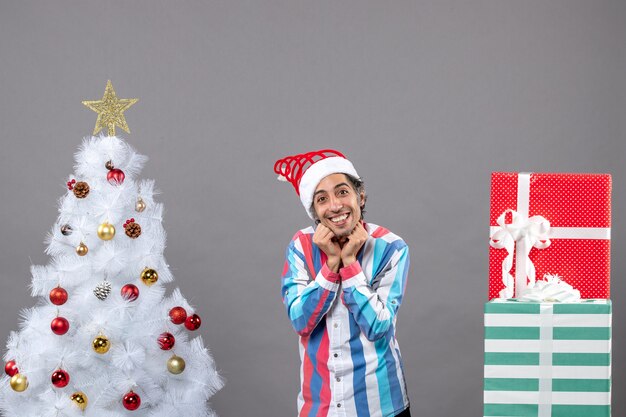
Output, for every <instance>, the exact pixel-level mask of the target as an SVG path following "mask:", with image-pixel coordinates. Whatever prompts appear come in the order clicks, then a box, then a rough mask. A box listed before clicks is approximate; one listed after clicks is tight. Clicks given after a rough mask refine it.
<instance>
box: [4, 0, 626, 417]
mask: <svg viewBox="0 0 626 417" xmlns="http://www.w3.org/2000/svg"><path fill="white" fill-rule="evenodd" d="M0 60H1V61H0V132H1V133H0V141H1V144H2V146H1V148H0V178H2V181H1V182H0V192H1V194H0V196H1V200H0V219H2V220H1V225H0V236H1V238H0V265H1V267H0V305H1V312H2V314H1V315H0V342H1V343H2V344H4V341H5V340H6V337H7V335H8V333H9V331H10V330H12V329H16V328H17V323H18V312H19V310H20V308H22V307H28V306H31V305H33V303H34V300H33V299H32V298H30V295H29V290H28V288H27V287H28V284H29V282H30V274H29V267H30V265H31V264H46V263H47V262H48V258H47V257H46V256H45V255H44V253H43V250H44V245H43V243H42V242H43V239H44V238H45V234H46V233H47V231H48V230H49V228H50V227H51V225H52V224H53V222H54V221H55V219H56V216H57V211H56V202H57V199H58V198H59V197H60V196H61V195H62V194H63V193H64V192H66V191H65V185H64V183H65V178H66V175H68V174H69V173H71V169H72V164H73V153H74V152H75V151H76V148H77V147H78V145H79V144H80V142H81V139H82V137H83V136H85V135H88V134H89V133H90V132H91V130H92V129H93V126H94V123H95V117H96V115H95V113H93V112H91V111H90V110H88V109H87V108H85V107H83V106H82V105H81V100H87V99H99V98H100V97H101V96H102V92H103V91H104V85H105V82H106V80H107V79H111V80H112V81H113V85H114V87H115V89H116V91H117V93H118V96H119V97H123V98H130V97H139V98H140V101H139V103H138V104H137V105H135V106H134V107H133V108H131V109H130V110H129V111H128V112H127V121H128V123H129V125H130V127H131V131H132V134H131V135H124V136H125V137H126V138H127V139H128V141H129V142H130V143H132V144H133V145H134V146H135V147H136V148H137V149H138V150H139V151H140V152H142V153H144V154H146V155H148V156H149V157H150V158H151V159H150V162H149V164H148V165H147V167H146V168H145V170H144V172H143V175H142V177H144V178H154V179H155V180H156V182H157V186H158V188H160V190H161V191H162V195H161V196H160V200H161V201H162V202H164V204H165V207H166V213H165V221H164V226H165V228H166V230H167V231H168V248H167V250H166V257H167V259H168V261H169V263H170V264H171V265H172V267H173V269H174V273H175V276H176V283H175V284H176V285H178V286H180V287H181V289H182V291H183V293H184V294H186V296H187V297H188V298H189V299H190V300H191V302H192V303H195V304H196V305H197V306H198V310H199V312H200V314H201V315H202V317H203V318H204V322H203V323H204V324H203V327H202V328H201V333H202V335H203V336H204V337H205V341H206V342H207V344H208V345H209V346H210V347H211V350H212V352H213V355H214V357H215V359H216V361H217V365H218V367H219V368H220V370H221V372H222V374H223V375H224V376H225V377H226V379H227V381H228V382H227V385H226V387H225V388H224V389H223V390H222V391H221V392H219V393H218V394H217V395H215V397H214V398H213V405H214V407H215V409H216V410H217V411H218V413H219V414H220V415H221V416H253V415H254V416H291V415H295V409H296V406H295V398H296V393H297V389H298V388H297V387H298V371H297V369H298V364H299V360H298V354H297V337H296V334H295V333H294V332H293V331H292V329H291V326H290V324H289V321H288V320H287V317H286V314H285V313H284V311H283V306H282V304H281V301H280V291H279V285H280V284H279V275H280V272H281V268H282V263H283V253H284V248H285V246H286V244H287V243H288V241H289V239H290V238H291V236H292V234H293V233H294V232H295V230H297V229H298V228H301V227H304V226H306V225H308V224H309V221H308V218H307V217H306V214H305V213H304V210H303V209H302V208H301V206H300V204H299V201H298V200H297V198H296V196H295V194H294V193H293V191H292V189H291V188H290V186H288V185H286V184H284V183H278V182H277V181H275V176H274V173H273V172H272V166H273V163H274V161H275V160H276V159H278V158H279V157H282V156H284V155H288V154H292V153H298V152H302V151H307V150H312V149H319V148H322V147H335V148H338V149H340V150H342V151H344V152H345V153H346V154H347V155H348V156H349V157H350V158H351V159H352V160H353V162H354V163H355V165H356V167H357V168H358V169H359V172H360V174H361V175H362V176H364V178H365V179H366V182H367V188H368V192H369V195H370V200H369V202H368V214H367V218H368V220H369V221H371V222H374V223H379V224H384V225H386V226H387V227H389V228H390V229H391V230H393V231H395V232H397V233H398V234H400V235H401V236H403V237H404V238H405V240H406V241H407V242H408V243H409V245H410V247H411V250H412V252H411V253H412V269H411V274H410V282H409V284H408V288H407V296H406V302H405V303H404V305H403V307H402V309H401V313H400V316H399V328H398V338H399V341H400V346H401V348H402V351H403V356H404V359H405V365H406V369H407V380H408V386H409V394H410V397H411V400H412V408H413V410H414V414H415V415H418V416H425V415H429V416H478V415H481V410H482V408H481V407H482V350H483V345H482V342H483V340H482V320H483V318H482V308H483V303H484V301H485V300H486V293H487V252H488V246H487V233H488V229H487V226H488V221H489V211H488V210H489V174H490V172H491V171H497V170H502V171H523V170H529V171H554V172H567V171H572V172H610V173H612V174H613V180H614V199H613V205H614V211H613V213H614V215H613V262H612V268H613V269H612V272H613V282H612V294H613V297H612V298H613V301H614V303H615V308H614V310H615V311H614V356H613V358H614V362H613V364H614V366H613V371H614V375H613V383H614V384H613V392H614V393H615V394H616V395H614V401H613V405H614V415H615V416H623V415H625V414H626V402H625V400H624V396H623V395H619V393H622V392H624V390H625V389H626V371H624V369H625V366H624V364H625V360H626V340H625V338H626V332H625V330H624V322H625V320H626V313H625V311H624V303H623V295H624V293H625V291H626V284H625V281H624V276H625V275H626V263H625V257H624V256H622V255H621V254H622V253H624V250H625V249H626V240H625V238H624V230H625V228H626V224H625V222H624V219H623V213H624V208H625V206H626V200H625V199H626V194H625V193H624V191H623V190H624V183H625V182H626V171H625V168H624V164H623V163H622V159H623V157H624V155H625V151H626V122H625V120H626V83H625V82H624V81H625V77H626V76H625V74H626V2H624V1H599V0H593V1H591V0H589V1H574V0H562V1H544V0H540V1H523V2H522V1H500V0H498V1H472V2H468V1H465V2H464V1H429V2H426V1H420V2H408V1H394V2H380V1H308V2H303V1H292V0H289V1H264V2H261V1H232V0H230V1H207V2H201V1H176V2H167V1H147V0H133V1H92V0H80V1H78V0H76V1H62V2H61V1H30V0H22V1H13V2H10V1H4V0H3V1H1V2H0Z"/></svg>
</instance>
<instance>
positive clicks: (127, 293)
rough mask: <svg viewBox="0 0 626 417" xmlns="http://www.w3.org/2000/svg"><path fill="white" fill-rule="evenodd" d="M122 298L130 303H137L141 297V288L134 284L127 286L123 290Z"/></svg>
mask: <svg viewBox="0 0 626 417" xmlns="http://www.w3.org/2000/svg"><path fill="white" fill-rule="evenodd" d="M121 293H122V297H123V298H125V299H126V300H128V301H135V300H136V299H137V298H138V297H139V288H137V286H136V285H133V284H126V285H124V286H123V287H122V290H121Z"/></svg>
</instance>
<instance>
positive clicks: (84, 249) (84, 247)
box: [76, 242, 89, 256]
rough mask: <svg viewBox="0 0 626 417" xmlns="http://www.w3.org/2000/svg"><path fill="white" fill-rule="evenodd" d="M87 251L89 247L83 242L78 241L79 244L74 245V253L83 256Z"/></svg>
mask: <svg viewBox="0 0 626 417" xmlns="http://www.w3.org/2000/svg"><path fill="white" fill-rule="evenodd" d="M87 252H89V248H88V247H87V245H85V244H84V243H83V242H80V245H78V246H76V253H77V254H78V256H85V255H87Z"/></svg>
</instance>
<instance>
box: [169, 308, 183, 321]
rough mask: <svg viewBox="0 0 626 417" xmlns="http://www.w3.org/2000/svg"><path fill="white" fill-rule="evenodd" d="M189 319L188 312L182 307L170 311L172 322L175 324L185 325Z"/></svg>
mask: <svg viewBox="0 0 626 417" xmlns="http://www.w3.org/2000/svg"><path fill="white" fill-rule="evenodd" d="M186 318H187V312H186V311H185V309H184V308H182V307H180V306H179V307H174V308H172V309H171V310H170V320H172V323H174V324H183V323H184V322H185V319H186Z"/></svg>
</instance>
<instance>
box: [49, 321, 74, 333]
mask: <svg viewBox="0 0 626 417" xmlns="http://www.w3.org/2000/svg"><path fill="white" fill-rule="evenodd" d="M50 328H51V329H52V333H54V334H58V335H59V336H61V335H64V334H65V333H67V331H68V330H69V329H70V322H69V321H67V319H66V318H65V317H56V318H54V319H53V320H52V323H50Z"/></svg>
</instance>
